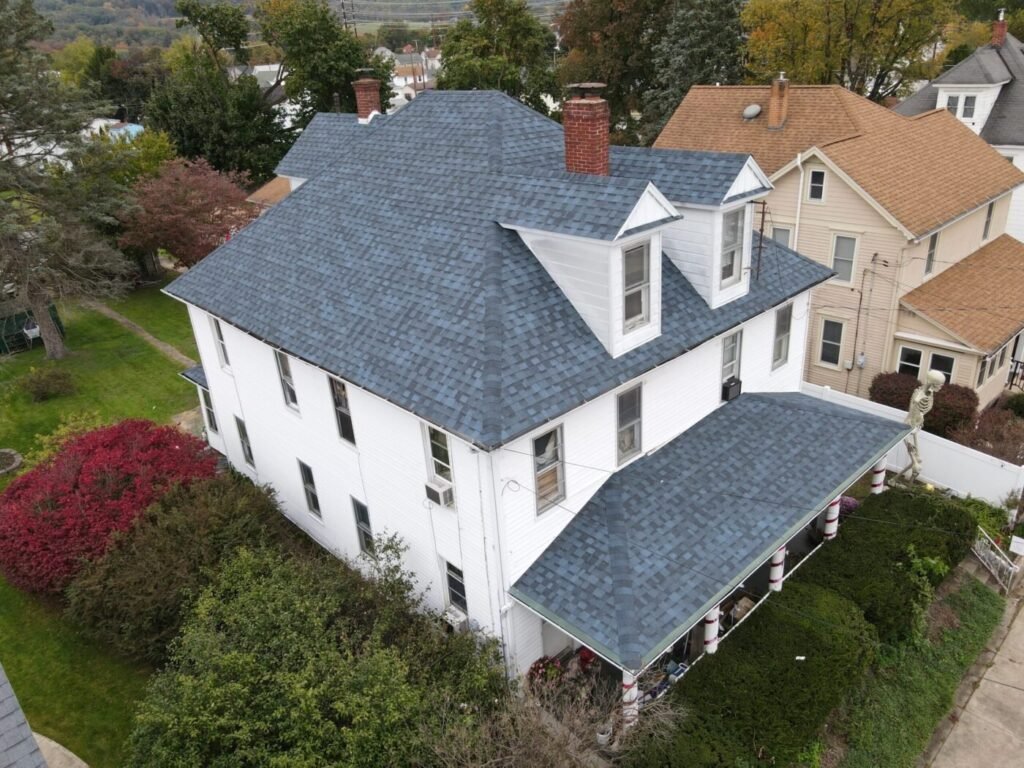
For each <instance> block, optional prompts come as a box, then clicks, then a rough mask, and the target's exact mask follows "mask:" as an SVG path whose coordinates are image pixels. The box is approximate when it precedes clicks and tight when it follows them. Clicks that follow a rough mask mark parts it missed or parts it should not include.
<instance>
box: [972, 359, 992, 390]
mask: <svg viewBox="0 0 1024 768" xmlns="http://www.w3.org/2000/svg"><path fill="white" fill-rule="evenodd" d="M978 364H979V368H978V376H977V378H976V379H975V384H974V388H975V389H981V388H982V387H983V386H985V371H986V370H988V366H989V360H988V358H987V357H986V356H985V355H981V356H980V357H979V358H978Z"/></svg>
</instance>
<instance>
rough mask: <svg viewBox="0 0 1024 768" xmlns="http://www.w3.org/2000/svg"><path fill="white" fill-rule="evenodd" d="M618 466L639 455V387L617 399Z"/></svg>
mask: <svg viewBox="0 0 1024 768" xmlns="http://www.w3.org/2000/svg"><path fill="white" fill-rule="evenodd" d="M618 410H619V413H618V424H619V429H618V457H619V464H621V463H622V462H624V461H626V459H629V458H631V457H633V456H636V455H637V454H638V453H640V445H641V443H640V387H639V386H636V387H633V388H632V389H630V390H627V391H625V392H623V393H622V394H620V395H619V397H618Z"/></svg>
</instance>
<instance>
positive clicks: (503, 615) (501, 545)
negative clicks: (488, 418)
mask: <svg viewBox="0 0 1024 768" xmlns="http://www.w3.org/2000/svg"><path fill="white" fill-rule="evenodd" d="M494 454H495V451H488V453H487V461H488V462H489V464H490V470H491V471H490V476H491V495H492V496H493V497H494V526H495V538H496V541H495V545H496V546H497V548H498V578H499V579H500V580H501V583H500V584H499V585H498V625H499V629H500V630H501V645H502V648H503V649H504V652H505V672H506V674H508V675H509V677H511V676H512V675H511V670H512V669H513V667H514V666H515V659H514V658H513V657H514V654H513V653H512V651H511V649H512V634H511V633H510V632H509V626H508V612H509V611H510V610H511V608H512V604H511V602H509V600H510V598H509V596H508V587H509V586H511V585H510V584H509V585H507V586H506V579H505V574H506V573H508V564H507V563H506V554H505V536H504V535H503V531H502V525H501V514H500V510H501V495H500V494H499V493H498V482H497V480H498V475H497V473H496V472H495V471H494ZM477 461H478V462H479V458H478V459H477ZM483 492H484V489H483V486H481V487H480V497H481V498H480V501H481V506H480V509H481V514H483Z"/></svg>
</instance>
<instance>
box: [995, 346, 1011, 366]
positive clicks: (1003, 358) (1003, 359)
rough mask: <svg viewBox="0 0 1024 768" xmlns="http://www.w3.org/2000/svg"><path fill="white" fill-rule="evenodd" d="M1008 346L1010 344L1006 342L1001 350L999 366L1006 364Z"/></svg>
mask: <svg viewBox="0 0 1024 768" xmlns="http://www.w3.org/2000/svg"><path fill="white" fill-rule="evenodd" d="M1007 346H1008V345H1007V344H1004V345H1003V348H1002V349H1000V350H999V365H998V366H997V367H998V368H1002V367H1003V366H1004V365H1006V349H1007Z"/></svg>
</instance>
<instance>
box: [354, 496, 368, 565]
mask: <svg viewBox="0 0 1024 768" xmlns="http://www.w3.org/2000/svg"><path fill="white" fill-rule="evenodd" d="M352 511H353V512H354V513H355V516H356V534H357V535H358V536H359V551H360V552H363V553H365V554H367V555H372V554H373V529H372V528H371V527H370V510H369V509H368V508H367V506H366V505H365V504H363V502H361V501H356V500H355V499H352Z"/></svg>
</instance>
